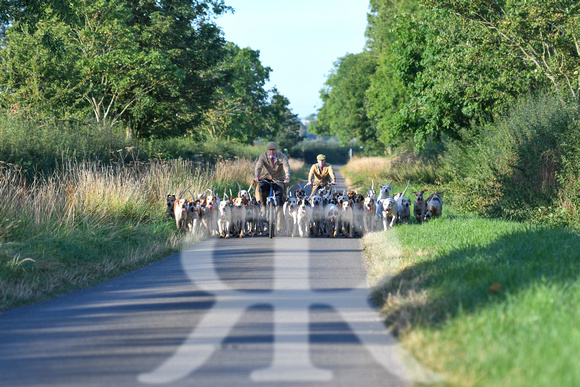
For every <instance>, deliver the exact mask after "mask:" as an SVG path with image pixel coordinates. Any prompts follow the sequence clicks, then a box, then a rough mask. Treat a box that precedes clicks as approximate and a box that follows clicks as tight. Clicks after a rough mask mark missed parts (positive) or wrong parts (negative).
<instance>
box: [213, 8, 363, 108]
mask: <svg viewBox="0 0 580 387" xmlns="http://www.w3.org/2000/svg"><path fill="white" fill-rule="evenodd" d="M226 4H227V5H229V6H232V7H233V8H234V9H235V13H234V14H232V13H229V14H227V15H223V16H220V17H218V18H216V24H217V25H218V26H220V28H222V31H223V33H224V36H225V39H226V40H228V41H230V42H233V43H235V44H236V45H238V46H240V47H242V48H246V47H250V48H251V49H253V50H258V51H260V61H261V62H262V64H263V65H264V66H269V67H271V68H272V72H271V73H270V81H269V82H267V83H266V85H265V88H266V89H267V90H270V89H272V88H274V87H275V88H276V89H277V90H278V91H279V92H280V93H281V94H282V95H284V96H285V97H286V98H288V99H289V100H290V108H291V110H292V113H294V114H297V115H298V117H299V118H300V119H306V117H308V116H309V115H311V114H317V113H318V109H320V107H321V106H322V101H321V100H320V90H321V89H322V88H323V87H324V82H325V81H326V79H327V77H328V75H329V74H330V73H331V71H332V70H333V69H334V62H336V61H337V60H338V59H339V58H341V57H343V56H345V55H346V54H349V53H350V54H357V53H360V52H362V51H363V50H364V47H365V44H366V38H365V36H364V33H365V30H366V27H367V13H368V7H369V2H368V0H365V1H361V0H334V1H332V0H316V1H311V0H295V1H293V2H291V3H287V2H278V1H269V0H253V1H251V2H250V1H247V0H246V1H243V0H229V1H228V0H226ZM265 31H267V33H265Z"/></svg>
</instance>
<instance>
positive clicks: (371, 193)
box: [367, 180, 380, 201]
mask: <svg viewBox="0 0 580 387" xmlns="http://www.w3.org/2000/svg"><path fill="white" fill-rule="evenodd" d="M379 185H380V184H379ZM367 197H371V198H373V200H375V201H376V200H377V191H375V181H374V180H373V184H372V185H369V190H368V192H367Z"/></svg>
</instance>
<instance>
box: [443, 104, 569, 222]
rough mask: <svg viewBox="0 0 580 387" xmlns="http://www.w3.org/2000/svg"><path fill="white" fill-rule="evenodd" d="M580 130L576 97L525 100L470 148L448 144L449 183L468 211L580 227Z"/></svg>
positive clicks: (488, 128) (484, 131)
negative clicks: (579, 189)
mask: <svg viewBox="0 0 580 387" xmlns="http://www.w3.org/2000/svg"><path fill="white" fill-rule="evenodd" d="M579 131H580V105H579V104H578V101H577V100H576V99H575V98H571V99H570V98H565V97H562V96H561V95H558V94H542V95H539V96H537V97H533V98H532V97H528V98H525V99H523V100H521V101H520V102H519V103H518V104H517V105H515V106H514V108H513V109H512V110H511V111H510V113H509V114H508V115H506V116H505V117H504V118H503V119H502V120H498V121H497V122H496V123H494V124H488V125H486V126H485V127H484V128H483V129H482V130H480V132H481V134H479V135H478V136H475V137H474V138H473V140H472V142H471V143H469V144H466V143H464V142H463V143H461V142H451V143H450V144H449V147H448V152H447V153H446V157H445V159H446V174H447V179H449V180H450V181H451V186H452V187H453V188H454V189H455V190H456V191H457V192H458V193H459V196H460V197H461V198H463V200H462V208H464V209H466V210H478V211H480V212H482V213H486V214H488V215H492V216H502V217H507V218H511V219H517V220H531V221H534V222H549V223H558V224H567V225H571V224H578V220H577V219H578V217H577V214H578V203H579V201H578V198H579V196H578V190H577V188H578V181H580V174H579V172H578V171H580V169H579V168H578V166H579V163H578V160H579V158H580V151H579V149H580V148H579V147H578V144H579V142H578V141H579V135H578V133H579Z"/></svg>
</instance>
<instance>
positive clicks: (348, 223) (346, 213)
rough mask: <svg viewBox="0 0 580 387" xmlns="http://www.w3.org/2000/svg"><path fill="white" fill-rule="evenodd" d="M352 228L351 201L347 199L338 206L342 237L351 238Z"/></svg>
mask: <svg viewBox="0 0 580 387" xmlns="http://www.w3.org/2000/svg"><path fill="white" fill-rule="evenodd" d="M353 226H354V213H353V211H352V201H351V200H348V197H347V198H346V199H344V200H343V201H342V203H341V205H340V229H341V230H342V235H344V236H345V237H347V238H352V233H353V228H354V227H353Z"/></svg>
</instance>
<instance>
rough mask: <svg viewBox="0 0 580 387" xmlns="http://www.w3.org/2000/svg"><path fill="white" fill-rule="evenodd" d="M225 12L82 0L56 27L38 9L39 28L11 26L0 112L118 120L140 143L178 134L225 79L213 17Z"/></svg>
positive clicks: (214, 5) (185, 0)
mask: <svg viewBox="0 0 580 387" xmlns="http://www.w3.org/2000/svg"><path fill="white" fill-rule="evenodd" d="M225 9H226V8H225V6H224V5H223V3H222V2H221V1H192V0H180V1H178V2H171V5H170V6H169V4H164V2H156V1H145V2H138V3H135V2H131V1H121V2H119V1H110V0H97V1H96V2H95V1H93V2H87V1H79V2H77V3H76V4H75V7H74V8H73V11H74V17H73V18H72V20H66V21H63V20H61V18H60V17H59V16H60V14H59V13H57V12H54V10H53V9H52V8H50V7H46V8H44V7H43V8H42V9H41V11H40V12H39V14H38V18H39V21H38V24H37V27H38V28H35V29H30V28H27V26H26V25H21V24H18V23H15V24H14V25H13V26H11V27H10V28H8V31H7V38H6V39H5V40H4V42H3V48H2V49H1V50H0V58H1V59H2V61H1V63H2V71H1V72H0V84H2V85H3V87H4V89H3V92H2V93H1V94H0V105H2V107H3V109H4V110H5V111H12V113H13V114H17V115H20V116H24V117H28V118H34V119H37V120H41V121H44V122H46V121H49V120H52V119H71V118H73V119H77V120H80V119H85V118H87V117H92V118H93V119H94V120H95V121H96V122H98V123H99V124H100V125H111V126H114V125H116V124H118V123H120V122H123V123H124V125H127V127H128V129H129V130H130V131H131V132H132V133H133V134H134V135H135V136H137V137H150V136H156V137H167V136H171V135H177V134H183V133H185V132H186V131H187V130H190V129H191V127H192V126H194V125H195V124H198V123H199V122H200V120H201V112H202V111H203V109H204V108H206V107H208V106H210V105H211V103H212V102H213V94H214V93H215V90H216V89H217V87H219V86H221V85H223V84H224V83H225V81H226V79H227V77H226V74H225V73H224V72H223V71H221V69H219V68H218V67H217V65H218V64H219V63H220V62H221V61H222V60H223V58H224V54H225V52H224V44H225V41H224V40H223V39H222V37H221V36H220V30H219V28H218V27H217V26H216V25H215V24H214V23H213V22H212V21H211V19H210V16H211V15H212V14H214V13H217V14H219V13H221V12H223V11H224V10H225ZM39 41H40V42H42V41H47V42H52V43H51V44H38V42H39Z"/></svg>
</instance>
